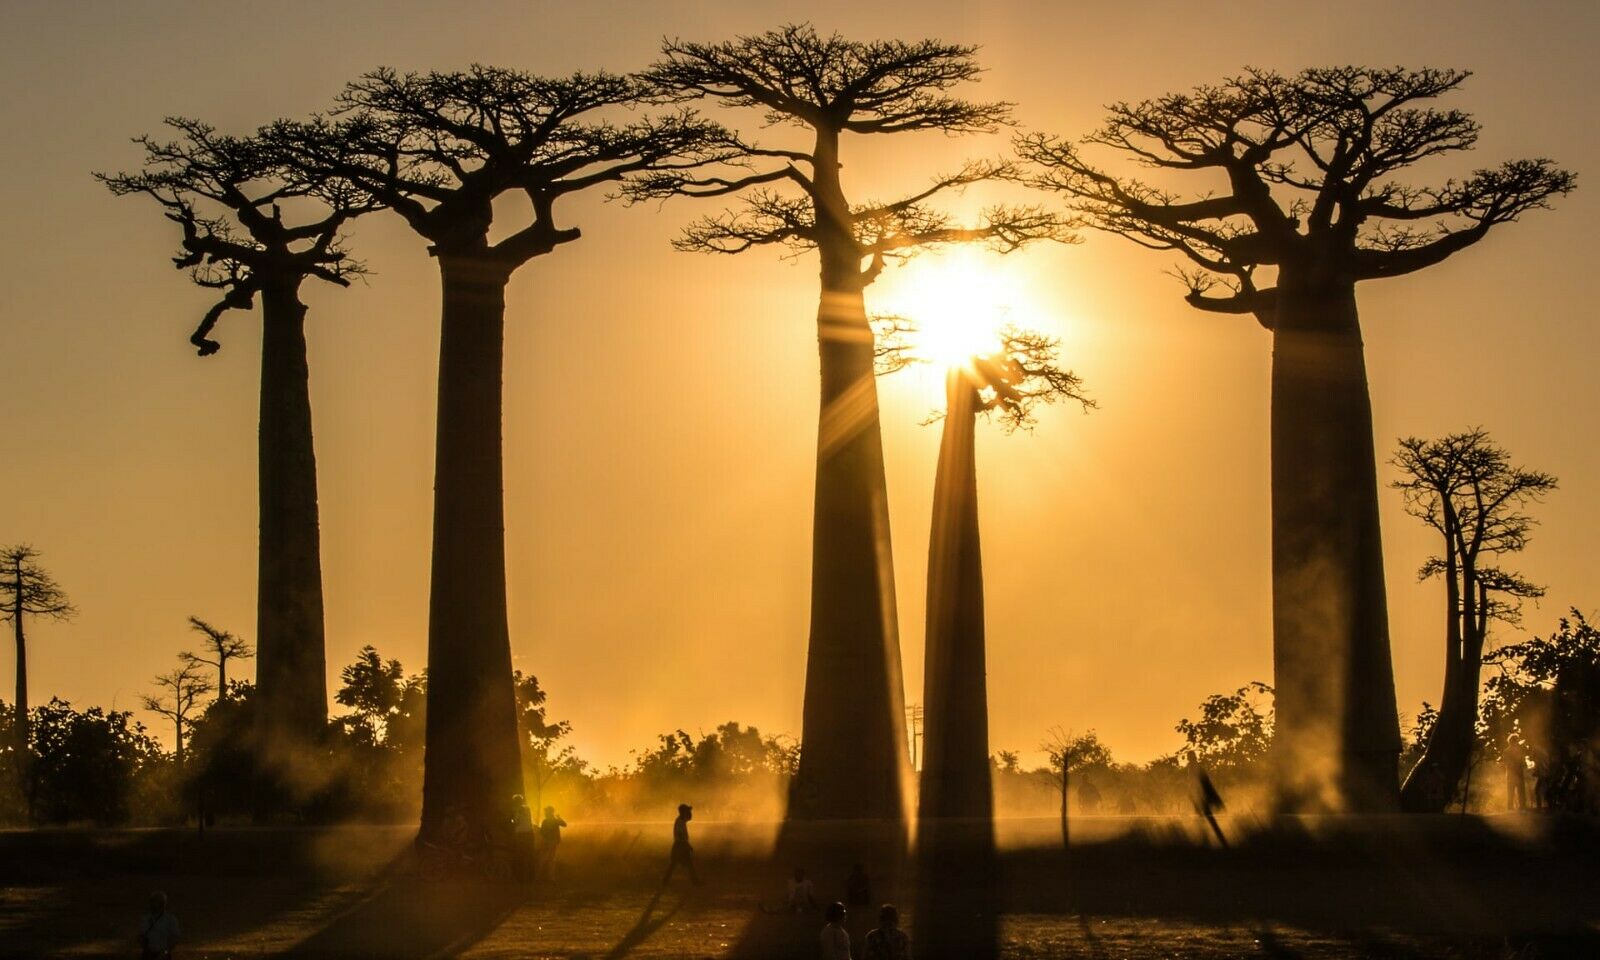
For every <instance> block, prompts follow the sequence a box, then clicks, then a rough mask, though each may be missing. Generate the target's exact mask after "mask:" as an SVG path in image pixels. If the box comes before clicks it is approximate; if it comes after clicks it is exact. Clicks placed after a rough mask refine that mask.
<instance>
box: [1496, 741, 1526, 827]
mask: <svg viewBox="0 0 1600 960" xmlns="http://www.w3.org/2000/svg"><path fill="white" fill-rule="evenodd" d="M1500 759H1501V761H1503V762H1504V763H1505V765H1506V809H1507V810H1522V809H1524V808H1526V807H1527V806H1528V780H1527V775H1528V748H1527V745H1526V743H1525V742H1524V741H1523V739H1522V735H1521V734H1519V733H1516V732H1515V731H1513V732H1512V733H1511V734H1510V735H1509V736H1507V737H1506V748H1505V750H1503V751H1501V753H1500Z"/></svg>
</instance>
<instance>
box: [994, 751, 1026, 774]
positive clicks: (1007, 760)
mask: <svg viewBox="0 0 1600 960" xmlns="http://www.w3.org/2000/svg"><path fill="white" fill-rule="evenodd" d="M993 762H994V765H995V768H996V769H998V770H1001V771H1002V772H1005V773H1021V772H1022V755H1021V754H1019V753H1017V751H1015V750H1001V751H1000V752H999V753H997V754H995V755H994V757H993Z"/></svg>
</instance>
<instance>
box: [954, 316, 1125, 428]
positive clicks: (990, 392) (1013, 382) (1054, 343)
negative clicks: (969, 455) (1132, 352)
mask: <svg viewBox="0 0 1600 960" xmlns="http://www.w3.org/2000/svg"><path fill="white" fill-rule="evenodd" d="M1060 347H1061V341H1059V340H1057V339H1055V338H1054V337H1049V336H1046V335H1044V334H1042V333H1038V332H1036V331H1033V330H1022V329H1019V328H1016V327H1007V328H1006V329H1004V330H1002V331H1001V332H1000V349H999V350H997V351H995V352H994V353H992V354H990V355H988V356H984V357H974V358H973V359H972V362H971V369H970V370H969V371H966V377H967V382H968V383H969V384H971V385H972V387H973V389H975V390H977V391H978V404H977V407H976V412H977V415H978V416H989V415H993V416H995V417H997V418H998V419H999V420H1000V423H1001V424H1002V425H1003V426H1004V427H1005V429H1006V431H1007V432H1010V431H1013V430H1017V429H1019V428H1021V429H1027V428H1031V427H1032V426H1033V424H1034V422H1035V419H1036V418H1035V411H1036V410H1037V409H1038V408H1039V407H1040V406H1041V405H1048V404H1052V403H1055V402H1056V401H1057V400H1075V401H1077V402H1078V404H1079V405H1080V406H1081V407H1082V408H1083V409H1084V410H1085V411H1088V410H1092V409H1093V408H1094V407H1095V406H1096V403H1095V402H1094V401H1093V400H1091V399H1089V396H1088V394H1086V393H1085V392H1084V389H1083V378H1081V377H1079V376H1078V375H1077V374H1076V373H1073V372H1072V371H1071V370H1067V369H1065V368H1063V367H1062V366H1061V365H1060V362H1059V356H1060Z"/></svg>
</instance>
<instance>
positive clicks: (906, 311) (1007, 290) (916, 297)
mask: <svg viewBox="0 0 1600 960" xmlns="http://www.w3.org/2000/svg"><path fill="white" fill-rule="evenodd" d="M993 256H994V255H993V254H990V255H988V257H985V256H984V255H983V254H982V253H980V252H977V251H969V250H961V251H954V252H951V253H948V254H945V255H943V256H940V257H937V258H934V257H929V258H927V259H926V260H924V261H920V262H918V263H917V264H915V266H914V267H913V268H912V269H908V270H906V271H905V274H904V275H903V277H897V278H896V279H897V280H900V281H901V282H899V283H898V284H897V285H896V286H895V288H894V289H893V290H892V291H889V292H888V296H887V297H885V302H883V303H882V304H881V310H880V312H885V313H890V314H896V315H899V316H903V317H905V318H906V319H907V320H909V321H910V322H911V324H912V325H913V326H914V327H915V332H914V333H911V334H910V335H909V336H908V337H907V338H906V339H907V341H908V342H909V344H910V346H911V349H912V352H913V353H915V354H916V356H917V358H918V359H920V360H925V361H927V362H929V363H930V364H933V365H934V366H935V367H937V368H938V369H939V370H944V369H946V368H949V367H954V366H960V365H962V364H965V363H967V362H969V361H970V360H971V359H972V358H973V357H978V356H985V355H987V354H991V353H994V352H995V351H996V350H997V349H999V347H1000V331H1001V330H1002V329H1003V328H1005V327H1006V326H1008V325H1010V324H1018V325H1022V326H1026V325H1027V320H1028V317H1027V316H1025V315H1019V308H1020V307H1022V306H1023V304H1022V303H1021V302H1020V296H1019V291H1018V289H1017V288H1016V284H1015V283H1014V282H1012V281H1011V279H1010V277H1009V276H1008V275H1007V272H1006V271H1003V270H999V269H996V268H995V266H994V264H993V263H992V262H986V261H992V259H993ZM874 306H875V309H877V308H878V307H879V306H880V305H878V304H875V305H874Z"/></svg>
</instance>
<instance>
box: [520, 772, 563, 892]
mask: <svg viewBox="0 0 1600 960" xmlns="http://www.w3.org/2000/svg"><path fill="white" fill-rule="evenodd" d="M566 825H567V821H565V820H563V819H561V817H560V816H558V815H557V814H556V808H555V807H545V808H544V819H543V820H540V821H539V826H538V829H537V830H535V829H534V824H533V811H532V810H530V809H528V801H527V800H526V799H524V798H523V796H522V794H520V793H519V794H517V795H516V796H514V797H512V798H511V833H512V837H513V838H514V842H515V844H516V873H517V877H518V879H521V880H541V879H542V880H549V879H551V878H552V877H554V876H555V868H556V848H557V847H559V846H561V829H562V828H563V827H565V826H566Z"/></svg>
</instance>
